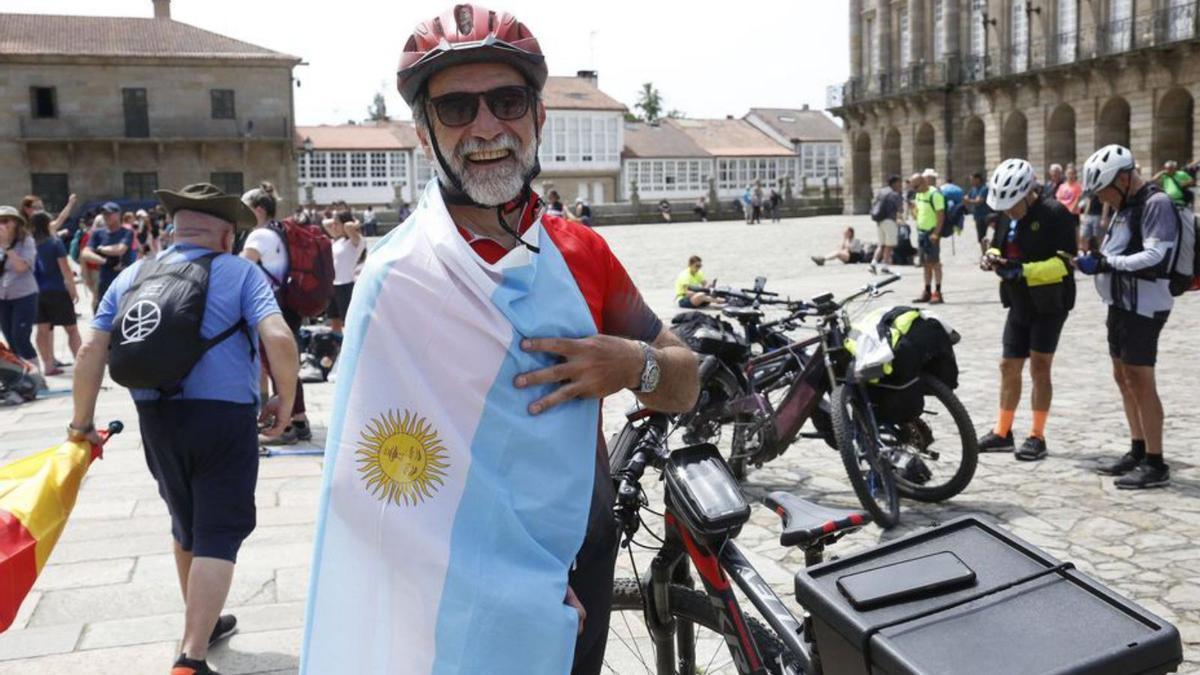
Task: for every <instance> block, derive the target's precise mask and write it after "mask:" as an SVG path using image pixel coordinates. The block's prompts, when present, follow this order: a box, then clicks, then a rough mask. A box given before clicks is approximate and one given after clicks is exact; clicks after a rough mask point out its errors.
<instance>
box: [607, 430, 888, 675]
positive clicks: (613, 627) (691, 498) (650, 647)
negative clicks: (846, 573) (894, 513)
mask: <svg viewBox="0 0 1200 675" xmlns="http://www.w3.org/2000/svg"><path fill="white" fill-rule="evenodd" d="M629 419H630V422H631V424H630V425H627V426H626V427H625V429H623V430H622V431H621V432H620V434H618V436H617V437H616V438H614V440H613V442H612V443H611V446H610V450H609V462H610V466H611V468H612V470H613V481H614V483H615V485H616V491H617V497H616V502H615V505H614V508H613V518H614V520H615V522H616V524H617V527H618V529H619V531H620V532H621V533H622V546H623V547H625V548H628V547H629V545H630V544H634V545H641V544H639V543H638V542H636V541H634V536H635V535H636V534H637V533H638V532H639V530H641V529H642V526H643V525H645V521H643V520H642V515H641V514H642V512H643V511H646V510H648V500H647V498H646V495H645V493H644V491H643V489H642V486H641V480H642V477H643V475H644V473H645V470H646V468H647V467H653V468H655V469H656V470H659V471H661V472H662V473H663V474H664V475H665V477H666V481H665V483H666V487H665V504H666V506H665V510H664V512H663V513H662V514H661V515H662V517H663V520H664V523H663V524H664V529H663V536H662V537H661V538H660V537H658V535H656V534H653V533H651V534H652V536H654V538H655V539H657V540H658V542H659V546H657V547H656V548H657V551H656V553H655V555H654V558H653V560H652V562H651V563H650V567H649V569H648V570H647V571H646V572H645V573H639V572H638V570H637V565H636V562H634V574H635V577H634V578H618V579H616V580H615V581H614V582H613V607H612V609H613V615H612V617H611V619H610V622H609V632H610V637H611V638H612V639H610V640H609V644H610V646H609V654H608V656H607V657H606V665H607V666H608V668H609V671H608V672H620V673H622V675H624V674H625V673H629V672H646V673H655V674H656V675H685V674H686V675H695V674H696V673H713V672H718V671H721V670H723V669H724V668H725V667H726V666H728V665H732V666H733V667H734V668H735V669H736V672H737V673H744V674H751V673H755V674H757V673H775V674H778V675H796V674H799V673H809V674H819V673H820V672H821V670H820V662H819V659H818V658H817V655H816V651H815V645H814V644H813V641H812V638H811V635H812V628H811V624H810V621H809V620H808V619H807V618H805V619H798V618H796V617H795V616H794V615H793V614H792V613H791V612H789V611H788V609H787V607H786V606H785V605H784V603H783V601H782V600H780V598H779V596H778V595H776V594H775V592H774V591H773V590H772V589H771V587H770V585H768V584H767V582H766V581H765V580H764V579H763V578H762V576H761V575H760V574H759V573H758V572H757V571H756V570H755V569H754V566H753V565H752V564H751V563H750V562H749V560H748V559H747V557H746V555H745V553H744V552H743V551H742V550H741V548H739V546H738V544H737V542H736V541H735V540H734V539H735V537H736V536H737V533H738V531H739V530H740V528H741V525H742V524H743V523H745V522H746V520H747V519H748V518H749V515H750V506H749V505H748V504H747V503H746V502H745V500H744V498H743V497H742V493H741V491H740V489H739V487H738V484H737V481H736V480H735V479H734V478H733V475H732V474H731V473H730V472H729V469H728V466H727V465H726V464H725V462H724V460H723V459H722V457H721V455H720V453H719V452H718V451H717V449H716V447H715V446H713V445H711V444H701V445H693V446H688V447H686V448H681V449H679V450H676V451H675V452H673V453H669V452H668V451H667V444H666V440H667V436H668V433H669V431H670V426H671V418H670V417H669V416H667V415H664V414H661V413H654V412H650V411H646V410H638V411H636V412H634V413H632V414H631V415H630V418H629ZM765 501H766V504H767V505H768V506H769V507H770V508H771V509H773V510H774V511H775V512H777V513H778V514H779V515H780V517H781V518H782V522H783V528H782V532H781V534H780V544H781V545H783V546H789V547H790V546H798V547H800V548H802V549H803V550H804V554H805V564H806V565H815V564H817V563H819V562H821V560H822V559H823V557H824V550H825V547H826V546H828V545H829V544H832V543H833V542H835V541H837V540H838V539H840V538H841V537H843V536H844V535H846V534H848V533H850V532H853V531H855V530H857V529H859V528H861V527H863V526H864V525H866V524H868V523H869V522H870V516H869V515H867V514H865V513H862V512H859V511H847V510H840V509H831V508H826V507H823V506H820V505H818V504H814V503H812V502H809V501H806V500H804V499H801V498H799V497H796V496H794V495H791V494H789V493H786V492H773V493H771V494H770V495H768V497H767V498H766V500H765ZM631 560H633V559H632V555H631ZM692 569H695V570H696V572H698V573H699V576H700V581H701V583H702V587H703V590H698V589H696V588H694V586H695V580H694V578H693V576H692ZM735 585H736V587H737V588H738V589H740V590H741V592H742V594H743V595H744V596H745V597H746V598H747V599H748V600H749V602H750V604H751V605H753V606H754V608H755V609H756V610H757V612H758V614H759V615H760V616H761V617H762V619H763V621H765V623H763V621H759V620H758V619H754V618H750V617H747V616H745V615H744V614H743V612H742V609H741V606H740V602H739V600H738V597H737V596H736V595H735V593H734V586H735ZM618 645H621V646H620V647H618ZM723 654H727V657H728V661H725V660H722V661H721V662H717V658H718V657H719V656H722V655H723ZM631 663H632V664H634V667H636V666H640V667H641V670H640V671H635V670H631V669H630V664H631Z"/></svg>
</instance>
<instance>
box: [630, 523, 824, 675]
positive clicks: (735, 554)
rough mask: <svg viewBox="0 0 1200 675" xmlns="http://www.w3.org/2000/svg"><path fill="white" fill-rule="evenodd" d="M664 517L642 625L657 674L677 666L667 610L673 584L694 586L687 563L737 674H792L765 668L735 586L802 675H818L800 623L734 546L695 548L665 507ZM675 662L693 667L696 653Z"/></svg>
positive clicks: (774, 666) (646, 584)
mask: <svg viewBox="0 0 1200 675" xmlns="http://www.w3.org/2000/svg"><path fill="white" fill-rule="evenodd" d="M665 515H666V525H667V527H666V537H665V539H664V543H663V546H662V548H661V549H660V550H659V552H658V553H657V554H656V555H655V557H654V560H653V562H651V564H650V571H649V573H648V580H644V581H643V584H644V588H643V593H644V595H645V598H646V609H645V614H646V625H647V626H648V627H649V629H650V634H651V637H652V639H653V640H654V643H655V653H656V654H657V657H656V659H657V664H658V668H659V670H660V672H664V671H670V672H674V671H673V669H674V668H675V664H676V654H675V644H676V643H675V628H676V625H675V624H674V623H673V621H672V618H671V612H670V608H669V607H668V606H666V603H667V602H668V598H669V594H668V592H667V589H668V587H669V585H670V584H671V583H672V582H674V583H682V584H684V585H686V586H691V585H692V579H691V574H690V572H689V569H688V565H687V564H686V561H689V560H690V561H691V563H692V566H693V567H695V569H696V570H697V571H698V572H699V574H700V579H701V581H702V582H703V584H704V589H705V591H706V593H707V594H708V596H709V598H710V600H711V602H712V605H713V609H714V610H715V611H716V613H717V617H718V619H719V625H720V630H721V634H722V636H723V637H724V638H725V644H726V646H727V647H728V648H729V653H730V655H731V657H732V658H733V662H734V664H735V666H736V667H737V669H738V673H740V674H742V675H759V674H762V673H767V672H769V671H768V670H767V667H768V665H769V666H771V667H772V669H773V671H774V672H779V673H791V672H793V671H791V670H790V669H789V670H786V671H785V670H784V668H785V666H784V665H783V664H765V663H763V661H762V655H761V654H760V653H759V650H758V645H757V644H756V643H755V642H754V638H753V637H752V635H751V634H750V631H749V629H748V628H747V624H746V619H745V615H744V614H743V613H742V609H741V606H740V604H739V603H738V599H737V596H736V595H735V594H734V592H733V584H736V585H737V587H738V588H740V589H741V591H742V592H743V593H744V594H745V595H746V597H747V598H749V600H750V603H751V604H752V605H753V606H754V608H755V609H756V610H757V611H758V614H759V615H760V616H761V617H762V618H763V619H764V620H766V622H767V624H768V625H769V626H770V627H771V629H772V631H774V633H775V634H776V636H777V637H778V638H779V639H780V640H781V641H782V642H783V644H784V646H785V647H786V648H787V650H788V652H789V653H790V654H789V655H790V656H791V657H792V658H794V659H795V660H796V661H797V662H799V664H800V665H801V669H802V672H804V673H809V674H810V675H812V674H814V673H815V672H816V671H814V669H813V668H814V666H813V658H812V654H811V651H810V649H809V647H808V646H807V645H806V644H805V640H806V639H807V638H806V636H807V634H808V633H807V632H806V630H805V627H804V625H803V623H802V622H801V621H800V620H798V619H797V618H796V617H795V616H793V615H792V613H791V612H789V611H788V609H787V607H786V606H785V605H784V604H783V601H782V600H780V599H779V596H778V595H776V594H775V592H774V591H773V590H772V589H771V587H770V585H769V584H767V582H766V581H765V580H764V579H763V578H762V577H761V576H760V575H759V574H758V572H757V571H755V569H754V567H753V566H752V565H751V564H750V562H749V561H748V560H747V559H746V557H745V555H744V554H743V553H742V551H741V549H740V548H739V547H738V545H737V543H736V542H735V541H733V540H729V541H726V542H725V543H724V544H723V545H722V546H721V549H720V551H719V552H716V553H714V552H713V551H711V550H710V549H709V548H707V547H705V546H704V545H702V544H700V543H698V542H696V540H695V538H694V537H692V535H691V533H689V532H688V530H687V529H686V528H685V527H684V525H683V523H682V522H681V521H680V520H679V519H678V518H676V517H675V516H674V515H673V514H672V513H671V510H670V507H669V506H668V509H667V512H666V514H665ZM731 580H732V582H733V583H731ZM689 629H690V627H689ZM685 637H687V638H691V637H692V636H691V635H686V636H685ZM681 643H682V644H683V645H684V647H685V649H691V646H692V645H691V641H690V639H688V640H681ZM679 657H681V658H686V659H688V660H689V661H692V662H694V660H695V654H694V653H687V654H680V655H679Z"/></svg>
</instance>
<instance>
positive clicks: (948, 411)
mask: <svg viewBox="0 0 1200 675" xmlns="http://www.w3.org/2000/svg"><path fill="white" fill-rule="evenodd" d="M921 386H922V387H923V388H924V390H925V394H926V398H925V410H924V412H922V413H921V416H920V417H918V418H917V419H915V420H912V421H911V422H908V423H906V424H900V425H881V428H880V435H881V437H882V438H881V440H882V441H883V445H884V446H891V450H889V451H888V452H889V453H891V457H890V460H891V464H892V466H893V467H895V469H896V472H895V473H896V489H897V490H899V491H900V494H901V495H902V496H904V497H908V498H910V499H915V500H917V501H922V502H940V501H945V500H947V499H950V498H951V497H953V496H955V495H957V494H958V493H960V492H962V491H963V490H964V489H965V488H966V487H967V485H968V484H970V482H971V479H972V478H973V477H974V476H975V467H976V465H977V464H978V462H979V447H978V441H976V440H975V425H974V424H972V423H971V416H970V415H969V414H968V413H967V409H966V408H965V407H963V404H962V402H961V401H959V400H958V397H957V396H955V395H954V391H953V390H952V389H950V387H948V386H946V384H945V383H944V382H942V381H941V380H940V379H938V378H936V377H934V376H932V375H928V374H926V375H922V376H921ZM885 426H886V427H887V429H886V430H885V429H884V427H885Z"/></svg>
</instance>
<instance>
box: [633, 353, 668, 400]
mask: <svg viewBox="0 0 1200 675" xmlns="http://www.w3.org/2000/svg"><path fill="white" fill-rule="evenodd" d="M638 344H639V345H641V346H642V354H643V355H644V356H645V358H646V363H645V365H643V366H642V377H641V381H640V382H639V383H638V388H637V389H634V391H635V392H637V393H639V394H649V393H651V392H653V391H654V390H655V389H658V380H659V378H660V377H661V376H662V371H661V370H659V368H658V359H656V358H654V349H653V348H651V347H650V345H648V344H646V343H645V342H642V341H641V340H638Z"/></svg>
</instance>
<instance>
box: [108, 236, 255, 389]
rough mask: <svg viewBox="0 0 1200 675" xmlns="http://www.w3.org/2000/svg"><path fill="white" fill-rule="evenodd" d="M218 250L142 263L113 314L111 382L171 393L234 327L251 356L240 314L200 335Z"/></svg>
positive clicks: (109, 361) (134, 387)
mask: <svg viewBox="0 0 1200 675" xmlns="http://www.w3.org/2000/svg"><path fill="white" fill-rule="evenodd" d="M218 255H221V254H220V253H215V252H214V253H206V254H204V255H202V256H200V257H198V258H196V259H195V260H190V261H189V260H181V261H177V262H163V261H162V260H150V259H147V260H145V261H144V262H143V263H142V267H141V269H139V270H138V274H137V277H136V278H135V279H134V280H133V284H132V285H130V287H129V290H128V291H126V292H125V293H124V295H122V296H121V302H120V304H119V305H118V307H117V315H116V317H115V318H114V319H113V326H112V338H111V342H110V343H109V348H108V349H109V351H108V368H109V373H111V374H112V378H113V380H114V381H115V382H116V383H117V384H120V385H121V386H123V387H129V388H130V389H157V390H158V391H159V392H160V393H161V394H162V395H163V396H164V397H170V396H174V395H176V394H178V393H179V392H180V391H182V390H183V380H184V378H186V377H187V376H188V373H190V372H191V371H192V368H194V367H195V365H196V363H197V362H199V361H200V358H201V357H203V356H204V354H205V352H207V351H208V350H210V349H212V348H213V347H215V346H216V345H218V344H220V343H221V342H223V341H224V340H226V339H227V338H229V337H230V336H231V335H233V334H234V333H237V332H238V331H239V330H240V331H242V332H243V333H245V335H246V339H247V340H250V344H251V348H250V354H251V358H253V355H254V348H253V345H254V342H253V340H251V339H250V331H249V328H248V327H247V325H246V320H245V319H241V320H239V321H238V322H237V323H235V324H234V325H232V326H230V327H229V328H227V329H225V330H224V331H222V332H221V333H219V334H217V335H215V336H213V337H212V338H209V339H207V340H205V339H204V338H203V337H201V335H200V326H201V324H202V323H203V322H204V308H205V303H206V301H207V298H208V279H209V272H210V270H211V269H212V261H213V258H215V257H217V256H218Z"/></svg>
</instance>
